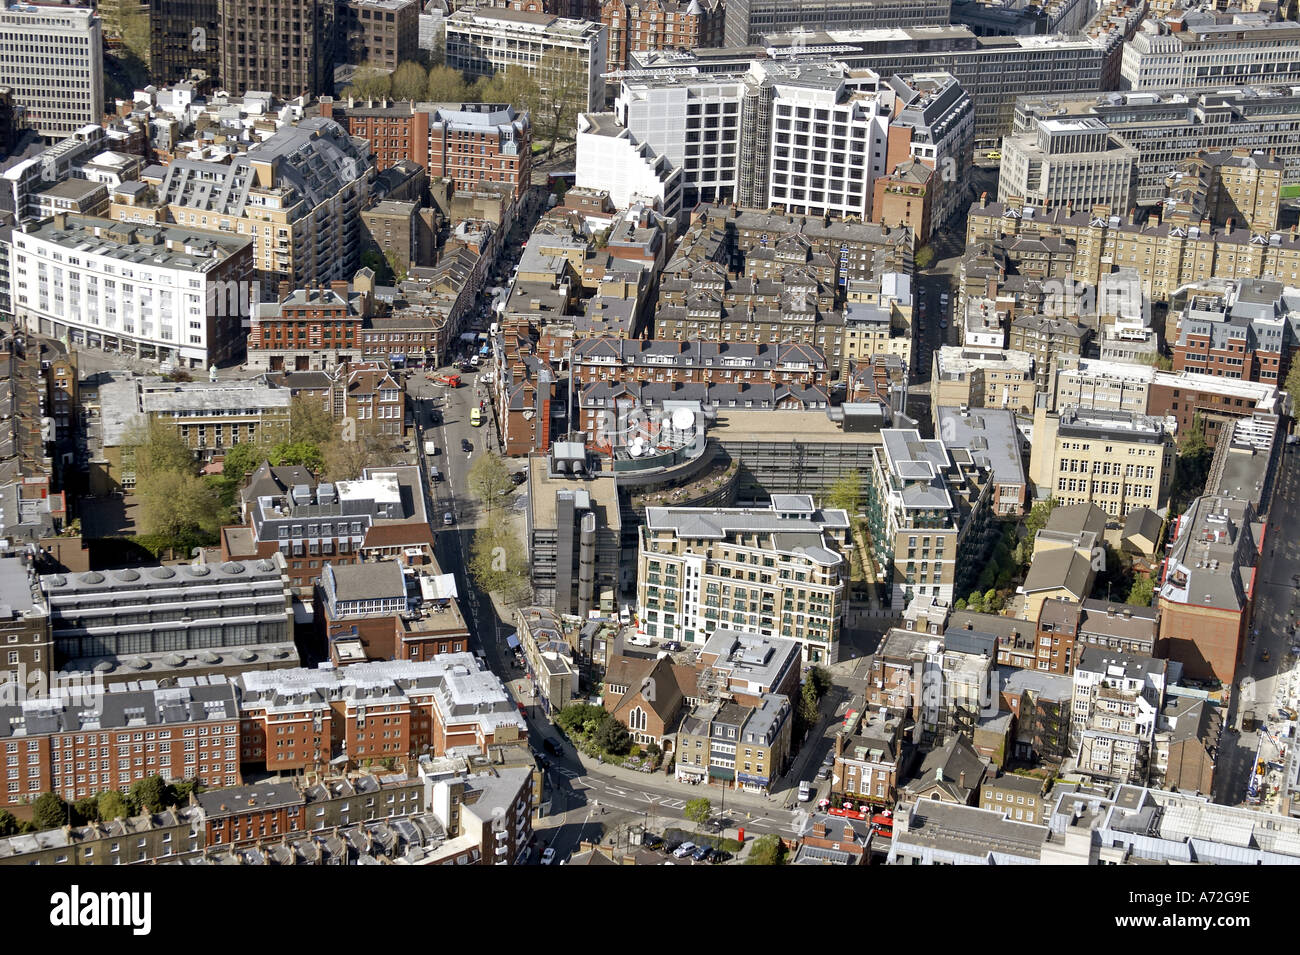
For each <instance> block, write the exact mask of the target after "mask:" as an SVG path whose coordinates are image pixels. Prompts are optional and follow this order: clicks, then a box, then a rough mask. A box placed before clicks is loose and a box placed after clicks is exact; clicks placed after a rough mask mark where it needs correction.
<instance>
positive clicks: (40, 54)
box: [0, 0, 104, 142]
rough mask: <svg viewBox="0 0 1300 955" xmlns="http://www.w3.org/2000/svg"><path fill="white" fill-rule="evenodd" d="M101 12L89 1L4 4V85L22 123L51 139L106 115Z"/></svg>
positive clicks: (0, 36) (0, 64) (0, 78)
mask: <svg viewBox="0 0 1300 955" xmlns="http://www.w3.org/2000/svg"><path fill="white" fill-rule="evenodd" d="M103 42H104V41H103V36H102V34H101V25H100V19H99V16H98V15H97V14H96V13H95V12H94V11H93V10H92V9H90V8H89V7H88V6H87V7H74V6H45V5H41V6H38V5H36V4H26V3H15V2H12V0H6V2H5V4H4V7H3V9H0V85H3V86H6V87H8V88H9V90H10V92H11V94H12V96H13V103H14V105H15V106H19V107H21V108H22V110H23V122H24V125H26V126H27V127H29V128H31V129H34V130H35V131H36V132H37V133H38V134H39V135H41V136H43V137H45V139H46V140H47V141H50V142H52V141H54V140H56V139H62V138H63V137H65V136H68V135H70V134H72V133H75V132H76V131H77V130H79V129H80V128H81V127H82V126H85V125H86V124H87V123H96V124H98V123H99V121H100V119H101V118H102V117H103V115H104V54H103Z"/></svg>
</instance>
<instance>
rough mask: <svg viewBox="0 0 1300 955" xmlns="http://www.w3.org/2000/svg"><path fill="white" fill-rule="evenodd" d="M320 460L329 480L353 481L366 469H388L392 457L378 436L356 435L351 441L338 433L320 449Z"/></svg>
mask: <svg viewBox="0 0 1300 955" xmlns="http://www.w3.org/2000/svg"><path fill="white" fill-rule="evenodd" d="M321 460H322V462H323V466H324V469H325V477H326V478H328V479H329V480H331V481H353V480H356V479H357V478H359V477H360V476H361V472H362V471H364V470H365V469H366V468H383V467H388V465H390V464H391V463H392V461H393V455H392V452H391V451H389V449H388V445H387V444H385V443H384V440H383V439H382V438H381V437H380V436H379V435H376V434H365V435H356V436H355V437H354V439H353V440H347V439H345V437H344V435H343V434H342V433H341V432H340V434H339V435H338V436H337V437H336V438H335V439H334V440H333V441H331V442H330V443H329V444H327V445H325V447H323V448H322V449H321Z"/></svg>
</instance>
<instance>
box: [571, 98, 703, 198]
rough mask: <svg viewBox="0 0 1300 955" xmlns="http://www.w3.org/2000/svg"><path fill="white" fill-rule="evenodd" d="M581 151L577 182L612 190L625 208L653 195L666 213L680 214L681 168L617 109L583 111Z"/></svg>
mask: <svg viewBox="0 0 1300 955" xmlns="http://www.w3.org/2000/svg"><path fill="white" fill-rule="evenodd" d="M576 152H577V159H576V170H575V178H574V183H575V185H576V187H577V188H580V189H586V188H598V189H604V190H607V191H608V192H609V200H610V202H612V203H613V204H614V206H615V207H617V208H620V209H622V208H626V207H628V206H630V205H633V204H634V203H636V202H641V201H649V202H651V203H653V205H654V206H655V208H657V209H658V210H659V211H660V212H662V213H663V214H664V215H666V216H671V217H673V218H680V217H681V215H682V178H683V173H682V170H681V169H679V168H677V167H674V166H673V164H672V163H671V162H669V161H668V158H667V157H666V156H664V155H663V154H661V153H660V152H659V151H658V150H656V149H655V147H654V146H652V145H650V143H648V142H641V141H639V140H638V139H637V137H636V136H634V135H633V134H632V131H631V130H630V129H628V128H627V127H625V126H623V125H621V124H620V123H619V122H618V120H617V119H615V117H614V114H613V113H580V114H579V115H578V133H577V143H576ZM572 192H573V190H570V194H571V193H572Z"/></svg>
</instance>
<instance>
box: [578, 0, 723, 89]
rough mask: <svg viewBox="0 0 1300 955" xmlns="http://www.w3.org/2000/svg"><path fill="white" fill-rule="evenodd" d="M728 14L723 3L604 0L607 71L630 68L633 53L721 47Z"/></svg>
mask: <svg viewBox="0 0 1300 955" xmlns="http://www.w3.org/2000/svg"><path fill="white" fill-rule="evenodd" d="M725 13H726V7H725V5H724V4H723V3H722V2H721V0H695V2H686V3H683V2H682V0H631V2H628V0H603V2H601V3H600V22H601V23H602V24H604V26H605V29H606V30H607V31H608V33H609V52H608V57H607V59H606V65H605V70H606V72H608V73H613V72H615V71H616V70H625V69H627V68H628V66H629V65H630V63H631V59H630V57H629V54H630V53H632V52H633V51H634V50H635V51H640V50H694V49H696V48H697V47H714V46H722V31H723V20H724V17H725Z"/></svg>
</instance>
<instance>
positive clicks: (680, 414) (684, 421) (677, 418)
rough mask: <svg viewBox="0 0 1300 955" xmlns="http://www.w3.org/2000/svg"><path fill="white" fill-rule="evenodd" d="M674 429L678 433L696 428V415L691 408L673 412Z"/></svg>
mask: <svg viewBox="0 0 1300 955" xmlns="http://www.w3.org/2000/svg"><path fill="white" fill-rule="evenodd" d="M673 427H674V428H676V429H677V430H678V431H689V430H691V429H692V428H694V427H695V415H694V414H692V413H691V409H690V408H678V409H677V410H676V411H674V412H673Z"/></svg>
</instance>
